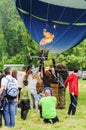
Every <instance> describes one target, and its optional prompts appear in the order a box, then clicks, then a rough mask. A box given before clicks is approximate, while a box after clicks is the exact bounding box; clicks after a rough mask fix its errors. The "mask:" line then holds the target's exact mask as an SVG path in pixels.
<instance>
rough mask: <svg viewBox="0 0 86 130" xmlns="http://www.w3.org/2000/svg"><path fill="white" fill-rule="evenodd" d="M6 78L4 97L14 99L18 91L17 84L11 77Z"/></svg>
mask: <svg viewBox="0 0 86 130" xmlns="http://www.w3.org/2000/svg"><path fill="white" fill-rule="evenodd" d="M6 79H7V78H6ZM7 80H8V82H7V86H6V97H7V98H10V99H14V98H16V97H17V95H18V93H19V91H18V87H17V84H16V82H15V80H14V79H13V78H12V79H7Z"/></svg>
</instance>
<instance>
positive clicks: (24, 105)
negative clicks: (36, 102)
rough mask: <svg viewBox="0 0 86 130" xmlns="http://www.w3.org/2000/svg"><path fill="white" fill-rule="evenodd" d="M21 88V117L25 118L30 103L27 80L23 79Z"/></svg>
mask: <svg viewBox="0 0 86 130" xmlns="http://www.w3.org/2000/svg"><path fill="white" fill-rule="evenodd" d="M23 84H24V85H23V88H22V89H21V92H20V106H21V118H22V119H23V120H25V119H26V118H27V114H28V110H29V109H30V104H32V100H31V95H30V90H29V88H28V81H27V80H24V81H23Z"/></svg>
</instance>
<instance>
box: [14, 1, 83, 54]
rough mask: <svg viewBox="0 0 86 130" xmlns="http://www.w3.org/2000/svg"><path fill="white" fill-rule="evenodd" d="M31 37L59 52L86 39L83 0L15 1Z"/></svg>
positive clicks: (43, 45) (41, 44) (44, 46)
mask: <svg viewBox="0 0 86 130" xmlns="http://www.w3.org/2000/svg"><path fill="white" fill-rule="evenodd" d="M15 4H16V8H17V10H18V12H19V14H20V16H21V18H22V20H23V22H24V24H25V26H26V28H27V29H28V31H29V32H30V34H31V35H32V37H33V38H34V39H35V41H36V42H37V43H38V44H39V45H40V46H41V47H43V48H44V49H47V50H49V51H50V52H51V53H56V54H60V53H62V52H64V51H66V50H68V49H70V48H72V47H74V46H76V45H77V44H79V43H80V42H81V41H82V40H83V39H84V38H86V1H85V0H72V1H71V0H64V1H63V0H15Z"/></svg>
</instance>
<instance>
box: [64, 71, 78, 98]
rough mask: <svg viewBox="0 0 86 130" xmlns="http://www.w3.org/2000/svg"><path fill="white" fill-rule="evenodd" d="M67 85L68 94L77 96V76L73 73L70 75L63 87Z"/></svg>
mask: <svg viewBox="0 0 86 130" xmlns="http://www.w3.org/2000/svg"><path fill="white" fill-rule="evenodd" d="M67 83H69V92H70V93H71V94H72V93H74V95H76V96H78V76H77V75H76V74H75V73H72V74H70V75H69V76H68V77H67V79H66V80H65V82H64V85H65V86H67Z"/></svg>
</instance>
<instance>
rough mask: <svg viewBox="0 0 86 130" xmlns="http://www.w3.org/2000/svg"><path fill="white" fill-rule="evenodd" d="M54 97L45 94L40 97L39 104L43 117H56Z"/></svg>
mask: <svg viewBox="0 0 86 130" xmlns="http://www.w3.org/2000/svg"><path fill="white" fill-rule="evenodd" d="M56 103H57V101H56V97H54V96H47V97H43V98H41V100H40V101H39V105H41V106H42V116H43V118H44V119H51V118H54V117H56V115H57V114H56Z"/></svg>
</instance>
